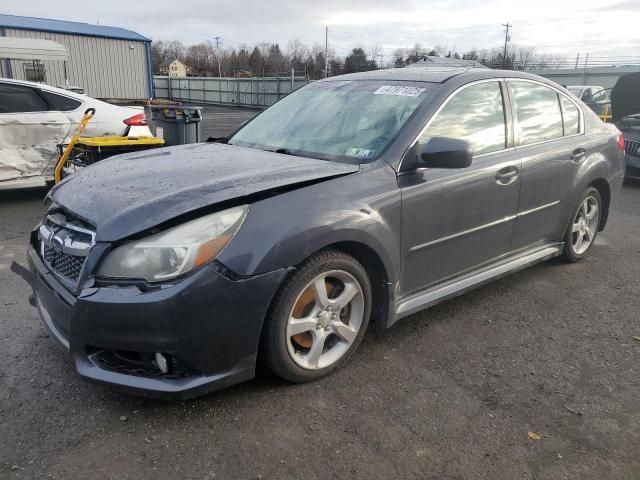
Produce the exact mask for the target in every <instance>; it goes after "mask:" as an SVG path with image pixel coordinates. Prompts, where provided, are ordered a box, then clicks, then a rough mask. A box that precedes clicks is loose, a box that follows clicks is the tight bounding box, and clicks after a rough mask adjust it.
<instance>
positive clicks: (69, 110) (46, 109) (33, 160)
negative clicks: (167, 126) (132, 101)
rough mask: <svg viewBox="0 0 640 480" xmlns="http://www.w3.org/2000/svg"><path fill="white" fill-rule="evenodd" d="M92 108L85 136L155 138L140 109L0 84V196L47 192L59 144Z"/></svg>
mask: <svg viewBox="0 0 640 480" xmlns="http://www.w3.org/2000/svg"><path fill="white" fill-rule="evenodd" d="M88 108H94V109H95V111H96V113H95V115H94V116H93V118H92V119H91V121H90V122H89V124H88V125H87V129H86V130H85V131H84V133H83V136H87V137H101V136H111V135H126V136H152V135H151V131H150V130H149V127H147V121H146V117H145V114H144V110H143V109H142V107H122V106H118V105H112V104H110V103H106V102H102V101H100V100H96V99H95V98H91V97H88V96H86V95H82V94H79V93H74V92H70V91H68V90H64V89H61V88H56V87H50V86H48V85H43V84H39V83H33V82H25V81H21V80H9V79H4V78H3V79H0V190H2V189H7V188H18V187H36V186H44V185H45V182H46V181H47V180H50V179H51V178H53V169H54V167H55V164H56V161H57V159H58V148H57V146H58V145H59V144H64V143H68V139H69V137H70V135H71V134H72V133H73V130H74V129H75V127H76V125H78V123H79V122H80V120H81V119H82V116H83V114H84V112H85V111H86V110H87V109H88Z"/></svg>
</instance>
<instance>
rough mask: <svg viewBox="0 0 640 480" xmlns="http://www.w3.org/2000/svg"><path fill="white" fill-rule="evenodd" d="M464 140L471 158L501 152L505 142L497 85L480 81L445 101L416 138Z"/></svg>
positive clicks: (501, 102) (500, 96) (502, 108)
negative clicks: (469, 148) (425, 128)
mask: <svg viewBox="0 0 640 480" xmlns="http://www.w3.org/2000/svg"><path fill="white" fill-rule="evenodd" d="M432 137H450V138H457V139H460V140H466V141H467V142H469V144H470V145H471V148H472V149H473V154H474V155H482V154H485V153H491V152H497V151H500V150H504V149H505V146H506V141H507V135H506V124H505V118H504V103H503V100H502V92H501V90H500V84H499V83H498V82H483V83H479V84H477V85H471V86H469V87H466V88H464V89H463V90H461V91H459V92H458V93H456V94H454V95H453V97H451V99H450V100H449V101H448V102H447V104H446V105H445V106H444V107H443V108H442V110H441V111H440V113H438V115H437V116H436V117H435V119H434V120H433V121H432V122H431V124H430V125H429V128H427V130H426V131H425V132H424V133H423V135H422V136H421V137H420V139H419V141H420V143H427V142H428V141H429V139H431V138H432Z"/></svg>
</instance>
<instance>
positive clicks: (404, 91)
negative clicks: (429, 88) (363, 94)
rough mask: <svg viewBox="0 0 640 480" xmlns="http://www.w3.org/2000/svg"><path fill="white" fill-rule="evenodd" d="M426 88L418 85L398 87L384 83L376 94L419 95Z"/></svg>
mask: <svg viewBox="0 0 640 480" xmlns="http://www.w3.org/2000/svg"><path fill="white" fill-rule="evenodd" d="M424 90H425V89H424V88H418V87H398V86H393V85H383V86H382V87H380V88H378V89H377V90H376V91H375V92H373V94H374V95H398V96H400V97H417V96H418V95H420V94H421V93H422V92H424Z"/></svg>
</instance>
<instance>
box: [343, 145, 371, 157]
mask: <svg viewBox="0 0 640 480" xmlns="http://www.w3.org/2000/svg"><path fill="white" fill-rule="evenodd" d="M375 153H376V151H375V150H367V149H366V148H354V147H351V148H350V149H348V150H347V155H349V156H350V157H358V158H371V157H373V155H374V154H375Z"/></svg>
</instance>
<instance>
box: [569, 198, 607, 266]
mask: <svg viewBox="0 0 640 480" xmlns="http://www.w3.org/2000/svg"><path fill="white" fill-rule="evenodd" d="M599 211H600V210H599V204H598V200H597V199H596V197H594V196H592V195H589V196H588V197H587V198H585V199H584V201H583V202H582V204H581V205H580V208H578V211H577V212H576V216H575V218H574V219H573V224H572V228H571V232H572V235H571V239H572V244H571V247H572V249H573V251H574V253H575V254H576V255H582V254H583V253H585V252H586V251H587V250H588V249H589V247H590V246H591V244H592V243H593V239H594V238H595V236H596V233H597V231H598V225H599V223H600V215H599Z"/></svg>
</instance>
